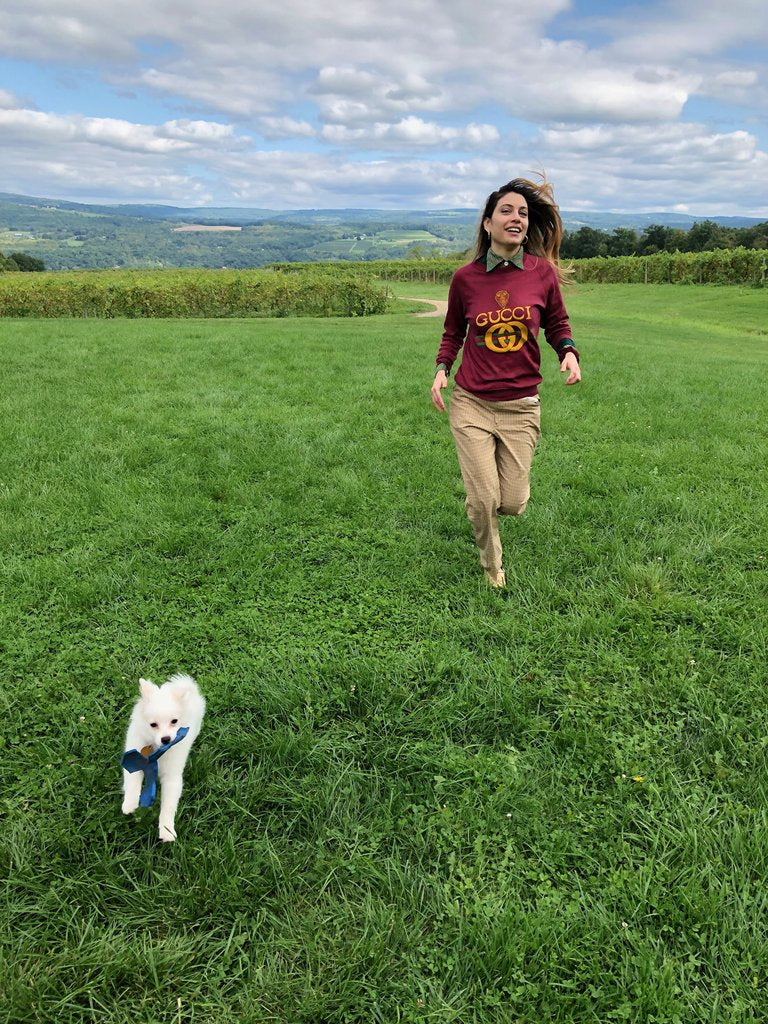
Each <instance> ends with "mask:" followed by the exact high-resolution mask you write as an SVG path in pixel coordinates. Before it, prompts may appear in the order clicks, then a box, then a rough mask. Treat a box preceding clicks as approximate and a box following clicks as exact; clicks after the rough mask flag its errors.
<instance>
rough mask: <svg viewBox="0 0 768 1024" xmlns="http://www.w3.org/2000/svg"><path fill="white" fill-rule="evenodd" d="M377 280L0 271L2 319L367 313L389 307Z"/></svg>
mask: <svg viewBox="0 0 768 1024" xmlns="http://www.w3.org/2000/svg"><path fill="white" fill-rule="evenodd" d="M386 304H387V297H386V289H383V288H382V287H381V286H380V285H378V284H377V283H376V282H375V281H373V280H372V279H371V276H370V275H368V277H361V276H360V275H358V274H355V273H345V272H344V268H338V267H337V268H336V269H334V270H333V271H317V270H314V269H313V270H306V271H304V272H302V273H300V274H296V275H291V276H288V275H285V274H276V273H274V272H272V271H269V270H253V271H251V270H243V271H235V270H231V271H217V270H191V271H183V270H153V271H126V270H117V271H80V272H72V273H62V272H58V273H44V274H0V316H2V317H130V318H133V317H230V316H276V317H284V316H368V315H370V314H373V313H383V312H384V311H385V309H386Z"/></svg>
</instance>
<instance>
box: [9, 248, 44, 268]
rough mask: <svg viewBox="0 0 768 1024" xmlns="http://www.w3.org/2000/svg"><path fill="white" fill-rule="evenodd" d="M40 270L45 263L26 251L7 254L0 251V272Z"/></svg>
mask: <svg viewBox="0 0 768 1024" xmlns="http://www.w3.org/2000/svg"><path fill="white" fill-rule="evenodd" d="M41 270H45V263H44V262H43V261H42V260H38V259H36V258H35V257H34V256H30V255H29V254H28V253H26V252H12V253H9V254H8V255H7V256H4V255H3V254H2V253H1V252H0V272H2V271H10V272H12V271H22V272H26V273H29V272H32V271H41Z"/></svg>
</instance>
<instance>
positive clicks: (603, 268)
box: [573, 248, 768, 285]
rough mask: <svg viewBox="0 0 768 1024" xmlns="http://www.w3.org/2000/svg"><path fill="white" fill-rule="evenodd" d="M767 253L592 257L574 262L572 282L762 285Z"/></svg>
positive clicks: (717, 251)
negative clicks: (573, 278) (573, 279)
mask: <svg viewBox="0 0 768 1024" xmlns="http://www.w3.org/2000/svg"><path fill="white" fill-rule="evenodd" d="M766 267H768V250H765V249H744V248H739V249H714V250H712V251H710V252H658V253H654V254H653V255H652V256H594V257H592V258H591V259H587V260H574V261H573V268H574V271H575V279H576V281H579V282H587V281H595V282H598V283H604V284H740V285H761V284H764V283H765V278H766Z"/></svg>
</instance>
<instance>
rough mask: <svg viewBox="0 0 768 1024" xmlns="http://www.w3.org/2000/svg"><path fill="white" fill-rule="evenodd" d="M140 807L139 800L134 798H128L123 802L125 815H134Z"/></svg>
mask: <svg viewBox="0 0 768 1024" xmlns="http://www.w3.org/2000/svg"><path fill="white" fill-rule="evenodd" d="M138 806H139V801H138V800H134V799H133V797H126V798H125V800H123V814H133V812H134V811H135V810H136V809H137V807H138Z"/></svg>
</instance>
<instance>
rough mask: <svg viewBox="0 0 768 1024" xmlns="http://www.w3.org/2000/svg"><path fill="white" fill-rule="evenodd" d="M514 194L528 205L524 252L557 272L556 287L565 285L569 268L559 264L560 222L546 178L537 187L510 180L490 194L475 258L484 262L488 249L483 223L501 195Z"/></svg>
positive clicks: (525, 180)
mask: <svg viewBox="0 0 768 1024" xmlns="http://www.w3.org/2000/svg"><path fill="white" fill-rule="evenodd" d="M508 192H517V193H518V194H519V195H521V196H523V198H524V199H525V201H526V203H527V204H528V238H527V241H526V242H525V244H524V248H525V250H526V251H527V252H530V253H533V255H534V256H541V257H542V258H543V259H545V260H548V261H549V262H550V263H551V264H552V266H553V267H554V268H555V271H556V272H557V277H558V280H559V281H560V284H565V283H567V281H568V278H569V277H570V275H571V274H572V273H573V269H572V268H571V267H564V266H562V265H561V263H560V243H561V242H562V240H563V222H562V220H561V219H560V209H559V207H558V205H557V203H556V202H555V197H554V193H553V191H552V186H551V185H550V184H549V182H548V181H547V180H546V179H542V182H541V184H539V185H537V184H536V182H534V181H528V179H527V178H513V179H512V181H508V182H507V184H506V185H502V186H501V188H498V189H496V191H495V192H491V194H490V195H489V196H488V199H487V200H486V203H485V208H484V210H483V215H482V217H481V218H480V225H479V227H478V229H477V239H476V242H475V256H474V258H475V259H485V257H486V256H487V254H488V250H489V249H490V247H491V240H490V238H489V236H488V232H487V231H486V230H485V227H484V221H485V219H486V218H487V217H490V216H492V214H493V211H494V210H495V209H496V206H497V205H498V203H499V200H500V199H501V198H502V196H505V195H506V194H507V193H508Z"/></svg>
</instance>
